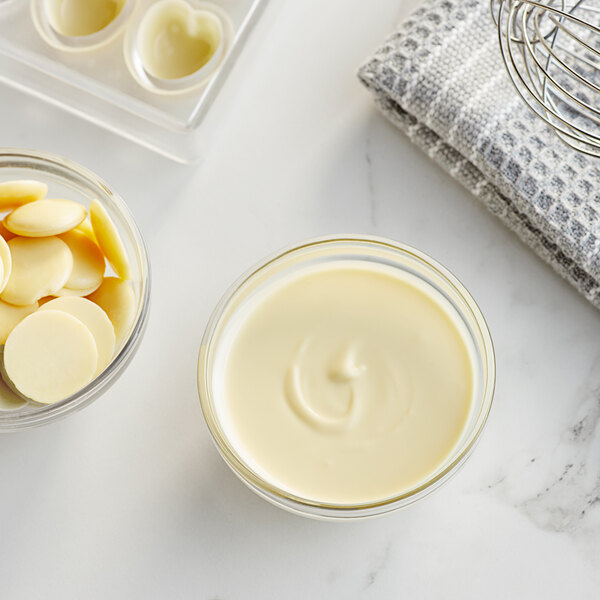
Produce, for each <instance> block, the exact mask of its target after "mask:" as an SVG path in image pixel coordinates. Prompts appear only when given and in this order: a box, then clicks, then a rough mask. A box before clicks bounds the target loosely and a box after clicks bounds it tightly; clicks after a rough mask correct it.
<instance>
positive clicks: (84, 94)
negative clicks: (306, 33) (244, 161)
mask: <svg viewBox="0 0 600 600" xmlns="http://www.w3.org/2000/svg"><path fill="white" fill-rule="evenodd" d="M48 1H49V0H0V80H1V81H4V82H5V83H7V84H9V85H12V86H13V87H17V88H19V89H22V90H25V91H27V92H29V93H31V94H33V95H35V96H38V97H40V98H42V99H44V100H47V101H49V102H52V103H54V104H57V105H59V106H62V107H64V108H65V109H67V110H70V111H71V112H74V113H76V114H78V115H81V116H83V117H85V118H87V119H88V120H90V121H92V122H94V123H97V124H98V125H101V126H103V127H105V128H107V129H110V130H111V131H114V132H116V133H118V134H120V135H122V136H124V137H127V138H129V139H131V140H133V141H135V142H137V143H139V144H141V145H143V146H146V147H148V148H151V149H152V150H155V151H156V152H159V153H160V154H163V155H165V156H167V157H169V158H171V159H173V160H176V161H179V162H194V161H196V160H198V159H200V158H201V157H202V155H203V154H204V153H205V152H206V149H207V145H208V144H209V140H210V137H211V132H212V130H213V128H214V126H215V124H216V123H215V121H218V115H217V114H216V113H217V112H218V111H217V110H215V109H216V107H217V106H218V103H216V104H215V105H213V102H214V100H215V98H216V97H217V96H218V94H219V92H220V90H221V89H222V88H223V86H224V84H225V82H226V80H227V76H228V75H229V73H230V72H231V70H232V68H233V67H234V65H235V63H236V60H237V58H238V56H239V53H240V51H241V50H242V48H243V47H244V45H245V42H246V40H247V37H248V34H249V33H250V31H251V30H252V29H253V27H254V25H255V24H256V22H257V20H258V18H259V16H260V14H261V12H262V9H263V8H264V6H265V5H266V4H267V1H268V0H211V1H210V2H208V1H206V2H205V1H201V0H183V1H185V2H187V3H188V4H189V5H190V6H191V7H192V8H193V9H199V10H201V9H209V10H211V11H212V12H213V13H214V14H217V15H219V17H220V19H221V21H222V25H223V28H222V32H223V40H224V45H223V49H222V53H221V54H220V55H219V56H218V61H217V62H216V64H213V65H211V72H210V73H208V75H207V77H206V78H204V77H203V78H202V80H198V79H197V78H196V80H194V79H193V78H190V80H191V83H190V88H189V89H183V90H182V89H181V87H182V86H180V85H179V84H178V83H177V82H174V83H171V82H168V81H167V82H166V83H165V82H163V83H165V85H160V84H159V85H154V83H153V80H152V78H151V77H150V78H146V77H145V75H144V73H143V69H140V65H139V56H137V55H136V44H135V33H136V31H137V27H138V26H139V23H140V20H141V19H142V18H143V17H144V15H145V14H147V11H148V10H149V9H150V8H151V7H152V6H153V5H155V4H156V3H157V2H160V1H161V0H127V2H126V4H125V7H124V8H123V10H122V13H121V15H120V16H119V17H118V18H117V19H115V22H114V23H113V24H112V25H111V26H108V27H106V29H105V30H104V32H100V34H92V35H91V36H90V35H88V36H85V38H77V37H72V38H68V37H67V38H63V37H62V36H61V35H60V34H56V32H53V31H52V27H49V26H48V23H45V22H44V21H43V17H44V14H43V13H44V2H48ZM70 1H71V2H72V1H73V0H70ZM82 1H83V0H82ZM40 15H41V17H40ZM94 35H96V36H97V37H96V38H94V37H93V36H94ZM103 36H104V37H103ZM86 44H88V45H89V46H90V47H85V46H86ZM82 46H83V47H82ZM140 72H141V75H140ZM183 87H185V85H184V86H183ZM211 107H212V108H211Z"/></svg>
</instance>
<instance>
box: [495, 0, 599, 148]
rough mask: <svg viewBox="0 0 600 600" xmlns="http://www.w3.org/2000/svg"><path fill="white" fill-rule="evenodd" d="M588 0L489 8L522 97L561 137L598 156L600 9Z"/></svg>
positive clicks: (503, 2) (512, 1)
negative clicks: (595, 19) (593, 20)
mask: <svg viewBox="0 0 600 600" xmlns="http://www.w3.org/2000/svg"><path fill="white" fill-rule="evenodd" d="M586 1H587V0H577V2H575V3H573V4H571V5H567V2H566V0H548V2H544V1H542V0H539V1H538V0H492V2H491V10H492V14H493V15H494V20H495V22H496V24H497V29H498V39H499V44H500V50H501V53H502V57H503V59H504V62H505V65H506V68H507V72H508V74H509V76H510V79H511V81H512V83H513V85H514V86H515V88H516V90H517V92H518V93H519V95H520V97H521V98H522V99H523V100H524V101H525V103H526V104H527V106H528V107H529V108H530V109H531V110H532V111H533V112H534V113H535V114H536V115H537V116H538V117H539V118H541V119H542V120H543V121H545V122H546V123H547V124H548V125H549V126H550V127H552V128H553V129H554V130H555V132H556V134H557V135H558V136H559V137H560V139H562V140H563V141H565V142H566V143H567V144H569V145H571V146H572V147H574V148H576V149H577V150H579V151H581V152H584V153H586V154H591V155H593V156H600V27H599V26H597V25H596V24H595V22H591V19H592V18H595V17H596V18H597V15H600V8H597V7H595V6H589V5H588V4H586ZM494 6H497V10H494ZM575 13H577V14H575Z"/></svg>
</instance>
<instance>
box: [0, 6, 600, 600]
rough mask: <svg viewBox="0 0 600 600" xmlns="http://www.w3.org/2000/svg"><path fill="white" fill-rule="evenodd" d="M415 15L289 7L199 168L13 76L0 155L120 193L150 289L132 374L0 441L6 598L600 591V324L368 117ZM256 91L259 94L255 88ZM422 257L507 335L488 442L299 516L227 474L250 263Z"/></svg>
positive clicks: (2, 91)
mask: <svg viewBox="0 0 600 600" xmlns="http://www.w3.org/2000/svg"><path fill="white" fill-rule="evenodd" d="M417 1H418V0H410V2H401V1H400V0H378V1H377V2H344V1H342V0H329V1H328V2H319V1H318V0H305V1H304V2H287V3H284V2H279V1H277V0H274V2H273V5H272V7H270V8H269V10H268V12H267V14H266V20H265V26H264V27H263V28H262V29H261V31H262V36H260V39H255V40H253V41H252V43H253V47H254V49H255V51H256V60H255V62H253V64H252V65H251V67H250V68H249V70H247V71H246V72H245V73H243V74H242V75H240V83H243V85H240V87H239V93H238V98H237V100H236V103H235V106H236V110H235V111H234V112H233V113H232V114H231V115H230V116H229V118H227V120H226V121H224V122H223V124H222V129H221V131H220V132H219V134H218V136H217V138H216V139H215V141H214V144H213V147H212V150H211V152H210V154H209V156H208V157H207V159H206V160H205V162H204V163H202V164H201V165H199V166H194V167H185V166H180V165H176V164H174V163H171V162H168V161H167V160H165V159H163V158H161V157H159V156H156V155H154V154H152V153H150V152H148V151H146V150H143V149H141V148H139V147H137V146H135V145H132V144H131V143H129V142H127V141H125V140H122V139H120V138H117V137H115V136H114V135H112V134H110V133H108V132H105V131H103V130H99V129H97V128H96V127H94V126H92V125H91V124H88V123H87V122H84V121H82V120H80V119H78V118H76V117H74V116H71V115H68V114H66V113H63V112H62V111H60V110H58V109H56V108H53V107H50V106H48V105H45V104H42V103H41V102H40V101H38V100H36V99H34V98H30V97H27V96H24V95H23V94H21V93H19V92H16V91H13V90H11V89H8V88H5V87H0V132H1V138H2V140H1V142H2V145H12V146H20V147H31V148H36V149H42V150H48V151H51V152H55V153H58V154H62V155H64V156H67V157H69V158H73V159H75V160H77V161H79V162H81V163H82V164H84V165H86V166H87V167H89V168H90V169H92V170H94V171H96V172H97V173H98V174H99V175H101V176H102V177H103V178H105V179H106V180H108V181H109V182H110V183H111V184H112V185H113V186H114V187H115V188H116V189H117V190H119V191H120V192H121V194H122V195H123V196H124V198H125V199H126V200H127V201H128V202H129V204H130V206H131V208H132V210H133V212H134V214H135V216H136V218H137V220H138V223H139V225H140V227H141V229H142V231H143V232H144V234H145V238H146V241H147V243H148V246H149V250H150V253H151V258H152V265H153V276H154V286H153V295H152V308H151V318H150V323H149V326H148V329H147V332H146V335H145V338H144V340H143V343H142V345H141V348H140V350H139V352H138V354H137V355H136V357H135V359H134V361H133V362H132V364H131V366H130V367H129V368H128V369H127V371H125V373H124V374H123V375H122V377H121V378H120V379H119V381H118V382H117V383H116V384H115V385H114V387H113V388H111V390H110V391H109V392H108V393H107V394H106V395H105V396H104V397H102V398H101V399H100V400H99V401H97V402H96V403H94V404H93V405H92V406H90V407H88V408H87V409H85V410H84V411H82V412H80V413H78V414H76V415H74V416H71V417H70V418H68V419H66V420H63V421H60V422H58V423H55V424H53V425H50V426H46V427H44V428H42V429H37V430H32V431H26V432H22V433H17V434H10V435H4V436H2V437H1V438H0V476H1V478H2V482H3V484H2V493H1V494H0V508H1V512H0V514H1V515H2V517H1V519H0V596H1V597H2V598H3V599H6V600H20V599H28V600H31V599H36V600H37V599H38V598H44V599H50V598H57V599H58V598H60V599H61V600H64V599H71V598H77V599H83V598H85V599H90V600H94V599H102V600H106V599H107V598H111V599H113V598H114V599H121V598H123V599H128V600H130V599H133V598H143V599H144V600H150V599H165V598H168V599H180V598H181V599H187V598H190V599H192V598H193V599H195V600H198V599H200V600H217V599H218V600H235V599H244V600H246V599H251V598H256V599H260V600H269V599H274V600H275V599H276V600H280V599H308V598H327V599H338V598H339V599H347V598H382V599H383V598H385V599H388V598H399V597H403V598H411V599H421V598H423V599H430V598H436V597H439V598H462V599H465V598H473V599H478V600H479V599H481V598H486V599H492V600H494V599H499V600H504V599H506V598H519V599H521V598H535V599H539V598H565V597H568V598H577V599H578V600H582V599H585V598H597V597H598V589H599V587H598V586H599V584H600V575H599V572H600V315H599V314H598V311H597V310H595V309H594V308H592V306H591V305H589V304H588V303H587V302H586V301H585V300H583V299H582V298H581V297H579V296H578V295H577V293H576V292H575V291H574V290H572V289H571V288H570V287H569V286H568V285H567V284H566V283H565V282H563V281H562V280H561V279H560V278H559V277H558V276H556V275H555V274H554V273H553V272H552V271H551V270H550V269H549V268H548V267H547V266H546V265H545V264H543V263H542V262H541V261H540V260H539V259H538V258H537V257H535V256H534V255H533V254H532V253H531V252H530V251H529V250H528V249H527V248H526V247H525V246H523V245H522V244H521V243H520V242H519V241H518V240H517V239H516V238H515V237H514V236H513V235H512V234H511V233H509V232H508V231H507V230H506V229H505V228H504V227H503V226H502V225H501V224H500V223H499V222H498V221H497V220H496V219H495V218H494V217H493V216H491V215H490V214H488V213H487V212H486V210H485V209H484V208H483V207H482V206H480V205H479V204H478V202H477V201H476V200H475V199H474V198H472V197H471V196H470V195H469V194H468V193H467V192H465V191H464V190H463V189H462V188H461V187H460V186H459V185H458V184H456V183H455V182H454V181H452V180H451V179H450V178H449V177H447V176H446V175H445V174H444V173H443V172H442V171H441V170H440V169H439V168H438V167H437V166H435V165H434V164H432V163H431V162H430V161H429V160H428V159H427V158H426V157H425V156H423V155H421V154H420V153H419V152H418V151H416V150H415V149H414V148H413V147H412V146H411V144H410V143H409V142H408V141H407V140H406V139H405V138H404V137H403V136H402V135H401V134H400V133H398V132H397V131H395V130H394V129H393V128H392V127H391V126H390V125H388V123H387V122H386V121H385V120H384V119H383V118H382V117H381V116H379V114H378V113H377V112H376V111H375V109H374V107H373V105H372V102H371V99H370V97H369V96H368V94H367V92H366V91H364V90H363V89H362V88H361V86H360V85H359V83H358V82H357V80H356V77H355V70H356V68H357V66H358V65H359V63H360V62H361V61H362V60H363V58H365V57H366V56H367V54H368V53H369V52H370V51H371V50H372V49H374V47H375V46H376V45H377V44H378V42H379V41H380V40H381V39H382V38H383V36H384V35H385V34H386V33H387V32H388V31H389V30H391V29H392V28H393V26H394V23H395V22H396V20H397V19H398V18H399V17H400V16H402V14H404V13H405V12H406V11H407V9H408V7H409V6H410V5H414V4H416V2H417ZM242 79H243V81H242ZM341 232H354V233H359V232H360V233H371V234H377V235H381V236H387V237H390V238H394V239H397V240H401V241H404V242H406V243H408V244H411V245H414V246H416V247H418V248H420V249H422V250H423V251H425V252H427V253H429V254H431V255H432V256H434V257H435V258H437V259H438V260H440V261H441V262H442V263H443V264H445V265H446V266H447V267H448V268H450V269H451V270H452V271H453V272H454V273H455V274H456V275H457V276H458V277H459V278H460V279H461V280H462V281H463V282H464V283H465V285H466V286H467V287H468V288H469V290H470V291H471V292H472V294H473V296H474V297H475V298H476V300H477V301H478V302H479V304H480V306H481V308H482V310H483V312H484V314H485V315H486V318H487V320H488V323H489V326H490V329H491V332H492V336H493V338H494V340H495V345H496V351H497V364H498V385H497V394H496V399H495V405H494V408H493V411H492V414H491V418H490V421H489V424H488V427H487V429H486V431H485V433H484V435H483V438H482V440H481V443H480V444H479V446H478V448H477V450H476V452H475V453H474V455H473V456H472V458H471V459H470V460H469V461H468V462H467V464H466V466H465V467H464V469H462V470H461V471H460V473H459V474H458V475H457V476H456V477H455V478H454V479H453V480H451V481H450V482H449V483H448V484H447V485H446V486H444V487H443V488H442V489H441V490H440V492H439V493H437V494H434V495H433V496H431V497H430V498H428V499H426V500H425V501H423V502H422V503H420V504H418V505H417V506H414V507H412V508H409V509H406V510H404V511H401V512H399V513H395V514H393V515H390V516H387V517H384V518H381V519H376V520H371V521H361V522H353V523H349V524H347V523H326V522H317V521H311V520H307V519H302V518H300V517H297V516H293V515H291V514H288V513H286V512H284V511H282V510H280V509H277V508H275V507H273V506H271V505H269V504H268V503H266V502H264V501H263V500H261V499H260V498H258V497H257V496H255V495H254V494H253V493H252V492H251V491H249V490H248V489H246V487H245V486H244V485H242V484H241V483H240V482H239V481H238V480H237V479H236V477H235V476H234V475H233V474H232V473H231V472H230V471H229V469H228V468H227V467H226V465H225V464H224V462H223V461H222V460H221V458H220V457H219V456H218V454H217V452H216V450H215V449H214V447H213V445H212V443H211V441H210V438H209V434H208V431H207V429H206V427H205V425H204V422H203V419H202V414H201V411H200V406H199V403H198V398H197V391H196V358H197V351H198V345H199V342H200V337H201V335H202V331H203V328H204V326H205V323H206V321H207V318H208V315H209V313H210V311H211V310H212V308H213V306H214V304H215V303H216V301H217V300H218V298H219V297H220V295H221V293H222V292H223V291H224V289H225V288H226V287H227V286H228V284H229V283H230V282H231V281H232V280H233V279H234V278H235V277H237V275H238V274H239V273H240V272H241V271H243V270H245V269H246V268H247V267H248V266H250V265H251V264H252V263H254V262H255V261H256V260H258V259H260V258H261V257H262V256H263V255H265V254H266V253H270V252H272V251H274V250H276V249H278V248H279V247H281V246H285V245H288V244H290V243H291V242H294V241H298V240H301V239H303V238H307V237H312V236H318V235H323V234H329V233H341Z"/></svg>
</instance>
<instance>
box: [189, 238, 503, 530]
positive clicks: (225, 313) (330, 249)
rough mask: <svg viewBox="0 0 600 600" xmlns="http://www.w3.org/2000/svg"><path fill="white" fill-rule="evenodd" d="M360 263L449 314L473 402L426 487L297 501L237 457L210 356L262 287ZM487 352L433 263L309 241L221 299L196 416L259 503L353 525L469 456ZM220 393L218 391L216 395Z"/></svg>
mask: <svg viewBox="0 0 600 600" xmlns="http://www.w3.org/2000/svg"><path fill="white" fill-rule="evenodd" d="M345 261H353V262H356V261H360V262H363V261H364V262H365V263H369V264H377V265H382V266H385V267H386V268H388V269H389V268H390V267H391V268H393V269H397V270H398V271H400V272H401V273H405V274H410V275H411V276H412V277H416V278H418V279H419V280H420V282H421V283H422V284H425V285H426V286H428V287H429V288H431V291H432V293H433V294H437V295H439V296H441V298H442V299H443V301H444V303H445V304H447V305H448V306H449V307H450V308H451V310H452V311H453V312H454V313H455V314H456V317H457V319H458V320H459V322H460V323H461V327H462V329H463V330H464V332H465V336H466V338H468V342H469V343H470V345H471V346H472V348H473V356H474V361H473V362H474V364H473V375H474V377H473V389H474V392H473V399H472V408H471V411H470V415H469V418H468V420H467V423H466V425H465V428H464V430H463V431H462V434H461V436H460V439H459V441H458V443H457V444H456V445H455V447H454V449H453V451H452V452H451V454H450V455H449V456H448V457H447V459H446V460H445V461H444V462H443V464H441V465H440V466H439V468H438V469H437V470H436V471H435V472H434V473H432V474H431V475H430V476H429V477H428V478H427V479H426V480H424V481H422V482H421V483H420V484H419V485H418V486H416V487H414V488H413V489H408V490H406V491H405V492H403V493H401V494H399V495H397V496H394V497H391V498H381V499H380V500H378V501H376V502H370V503H367V504H330V503H325V502H320V501H317V500H314V499H311V498H302V497H299V496H296V495H294V494H292V493H289V492H288V491H286V490H284V489H281V488H280V487H278V486H277V485H275V484H274V483H273V482H271V481H268V480H267V479H266V478H264V477H263V476H261V475H260V474H259V473H257V472H256V470H255V469H253V468H252V466H251V465H250V462H249V461H248V460H246V459H245V458H244V457H243V456H241V455H240V453H238V452H237V450H236V448H235V444H234V443H233V442H232V440H231V439H230V438H229V436H228V434H227V431H226V427H225V426H224V424H223V421H222V419H221V417H220V411H219V409H218V407H219V403H221V402H222V400H223V399H222V398H221V397H219V396H220V395H222V386H215V385H214V380H215V373H216V371H217V370H218V364H217V362H218V361H217V360H216V356H217V355H218V352H219V349H220V345H221V344H223V343H224V342H223V340H224V337H225V336H224V335H223V334H224V332H225V331H226V328H227V325H228V323H231V322H232V321H233V319H234V318H235V316H236V314H239V313H238V311H240V310H241V307H242V306H244V305H245V303H246V302H248V301H251V300H252V298H254V297H256V296H257V295H258V294H259V293H261V292H264V291H265V289H266V287H267V286H271V285H272V284H273V282H275V281H278V280H279V279H280V278H283V277H287V276H289V275H290V274H292V273H294V272H295V271H298V270H300V269H306V268H309V267H311V266H318V265H323V264H330V263H333V264H335V263H337V264H340V263H343V262H345ZM494 383H495V362H494V349H493V346H492V340H491V337H490V333H489V331H488V328H487V325H486V323H485V320H484V318H483V315H482V314H481V311H480V309H479V307H478V306H477V304H476V303H475V301H474V300H473V298H472V297H471V296H470V294H469V292H468V291H467V290H466V289H465V287H464V286H463V285H462V284H461V283H460V282H459V281H458V280H457V279H456V278H455V277H454V276H453V275H452V274H451V273H450V272H449V271H447V270H446V269H445V268H444V267H442V266H441V265H440V264H438V263H437V262H435V261H434V260H432V259H431V258H429V257H428V256H426V255H425V254H423V253H422V252H419V251H418V250H415V249H413V248H410V247H409V246H405V245H402V244H398V243H396V242H393V241H391V240H386V239H381V238H367V237H362V236H340V237H330V238H322V239H317V240H311V241H308V242H305V243H302V244H300V245H298V246H294V247H291V248H288V249H286V250H284V251H282V252H281V253H279V254H277V255H275V256H272V257H269V258H267V259H266V260H265V261H263V262H262V263H260V264H259V265H258V266H256V267H255V268H253V269H251V270H250V271H249V272H248V273H246V274H245V275H244V276H242V277H241V278H240V279H239V280H238V281H237V282H236V283H235V284H234V285H233V286H232V287H231V288H230V290H229V291H228V292H227V293H226V294H225V296H224V297H223V299H222V300H221V302H220V303H219V304H218V306H217V307H216V309H215V311H214V313H213V315H212V316H211V318H210V321H209V323H208V325H207V328H206V331H205V333H204V337H203V339H202V344H201V348H200V356H199V363H198V388H199V394H200V403H201V406H202V411H203V413H204V417H205V419H206V422H207V424H208V428H209V430H210V433H211V435H212V437H213V440H214V442H215V444H216V446H217V448H218V450H219V452H220V454H221V455H222V457H223V458H224V459H225V461H226V463H227V464H228V465H229V467H231V469H232V470H233V471H234V473H235V474H236V475H237V476H238V477H239V478H240V479H241V480H242V481H243V482H244V483H245V484H246V485H248V486H249V487H250V488H251V489H252V490H253V491H255V492H256V493H257V494H258V495H260V496H262V497H263V498H265V499H266V500H268V501H270V502H272V503H273V504H276V505H278V506H280V507H282V508H285V509H287V510H289V511H292V512H295V513H298V514H301V515H303V516H309V517H315V518H324V519H353V518H361V517H370V516H375V515H380V514H383V513H387V512H390V511H393V510H396V509H399V508H401V507H404V506H407V505H409V504H412V503H413V502H415V501H417V500H419V499H421V498H423V497H424V496H426V495H427V494H429V493H430V492H432V491H433V490H435V489H437V488H438V487H439V486H440V485H442V484H443V483H444V482H445V481H447V480H448V479H449V478H450V477H451V476H452V475H453V474H454V473H455V472H456V471H457V470H458V468H459V467H460V466H461V465H462V464H463V463H464V462H465V460H466V459H467V457H468V456H469V455H470V453H471V451H472V450H473V447H474V446H475V443H476V441H477V440H478V438H479V436H480V434H481V432H482V430H483V427H484V425H485V423H486V420H487V417H488V414H489V411H490V408H491V405H492V398H493V392H494ZM220 390H221V391H220Z"/></svg>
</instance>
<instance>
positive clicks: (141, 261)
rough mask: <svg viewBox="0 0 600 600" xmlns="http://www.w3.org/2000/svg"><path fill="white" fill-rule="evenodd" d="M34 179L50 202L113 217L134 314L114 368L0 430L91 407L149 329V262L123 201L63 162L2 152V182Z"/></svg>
mask: <svg viewBox="0 0 600 600" xmlns="http://www.w3.org/2000/svg"><path fill="white" fill-rule="evenodd" d="M11 179H36V180H38V181H43V182H44V183H46V184H48V188H49V189H48V194H49V196H51V197H61V196H62V197H66V198H69V199H72V200H76V201H78V202H81V203H82V204H84V205H86V207H87V206H89V204H90V202H91V201H92V200H93V199H94V198H96V199H97V200H98V201H99V202H100V203H101V204H102V206H103V207H104V208H105V209H106V211H107V212H108V214H109V215H110V217H111V218H112V220H113V222H114V224H115V226H116V228H117V230H118V232H119V234H120V236H121V239H122V241H123V245H124V246H125V251H126V253H127V256H128V258H129V263H130V266H131V273H132V275H131V282H132V287H133V291H134V294H135V298H136V304H137V306H136V314H135V318H134V320H133V324H132V325H131V327H130V330H129V332H128V334H127V335H126V336H124V338H123V340H122V341H121V342H120V345H119V347H117V349H116V352H115V354H114V356H113V359H112V361H111V363H110V364H109V365H108V367H106V369H104V371H102V373H100V375H98V376H97V377H96V378H95V379H94V380H93V381H91V382H90V383H89V384H88V385H86V386H85V387H84V388H83V389H81V390H80V391H79V392H77V393H76V394H73V395H72V396H69V397H68V398H65V399H64V400H61V401H60V402H56V403H54V404H49V405H38V404H35V403H33V402H30V403H27V404H26V405H24V406H22V407H20V408H17V409H13V410H0V431H12V430H19V429H25V428H29V427H36V426H39V425H44V424H46V423H50V422H52V421H55V420H56V419H59V418H61V417H64V416H66V415H68V414H70V413H73V412H75V411H76V410H79V409H81V408H83V407H84V406H87V405H88V404H91V403H92V402H93V401H94V400H96V399H97V398H98V397H99V396H100V395H101V394H102V393H103V392H105V391H106V390H107V389H108V388H109V386H110V385H111V384H112V383H114V382H115V381H116V379H117V377H119V375H120V374H121V373H122V372H123V370H124V369H125V367H126V366H127V365H128V364H129V361H130V360H131V359H132V358H133V355H134V354H135V351H136V349H137V347H138V345H139V343H140V340H141V338H142V334H143V332H144V329H145V325H146V321H147V316H148V304H149V296H150V263H149V260H148V253H147V251H146V247H145V245H144V240H143V239H142V235H141V234H140V232H139V230H138V228H137V225H136V224H135V222H134V220H133V217H132V215H131V212H130V211H129V209H128V208H127V205H126V204H125V202H124V201H123V200H122V198H121V197H120V196H119V195H118V194H117V193H116V192H114V191H113V190H112V189H111V188H110V187H109V186H108V185H107V184H106V183H105V182H104V181H102V180H101V179H100V178H99V177H98V176H96V175H94V173H92V172H91V171H88V170H87V169H85V168H84V167H81V166H80V165H78V164H76V163H74V162H71V161H70V160H67V159H65V158H62V157H59V156H54V155H51V154H46V153H41V152H34V151H30V150H18V149H12V148H8V149H0V181H8V180H11ZM109 274H112V273H109Z"/></svg>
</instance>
